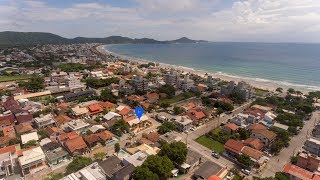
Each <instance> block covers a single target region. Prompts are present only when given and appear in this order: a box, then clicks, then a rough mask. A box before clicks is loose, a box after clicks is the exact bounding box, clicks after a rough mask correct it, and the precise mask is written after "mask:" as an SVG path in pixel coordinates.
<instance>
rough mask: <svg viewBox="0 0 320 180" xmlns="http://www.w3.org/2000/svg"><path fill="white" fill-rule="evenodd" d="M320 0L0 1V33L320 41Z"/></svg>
mask: <svg viewBox="0 0 320 180" xmlns="http://www.w3.org/2000/svg"><path fill="white" fill-rule="evenodd" d="M319 22H320V1H319V0H95V1H89V0H0V31H37V32H39V31H41V32H51V33H55V34H58V35H61V36H64V37H69V38H73V37H77V36H86V37H106V36H110V35H122V36H129V37H132V38H141V37H149V38H155V39H159V40H167V39H176V38H179V37H182V36H187V37H190V38H193V39H206V40H211V41H259V42H320V23H319Z"/></svg>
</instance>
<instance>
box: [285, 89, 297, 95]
mask: <svg viewBox="0 0 320 180" xmlns="http://www.w3.org/2000/svg"><path fill="white" fill-rule="evenodd" d="M287 92H288V93H290V94H295V93H296V91H295V90H294V89H293V88H289V89H288V90H287Z"/></svg>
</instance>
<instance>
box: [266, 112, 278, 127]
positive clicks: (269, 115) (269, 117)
mask: <svg viewBox="0 0 320 180" xmlns="http://www.w3.org/2000/svg"><path fill="white" fill-rule="evenodd" d="M276 117H277V116H276V115H274V114H273V113H272V112H269V111H268V112H267V113H266V114H265V115H264V118H263V120H264V121H266V122H267V123H269V124H272V123H273V122H274V120H275V118H276Z"/></svg>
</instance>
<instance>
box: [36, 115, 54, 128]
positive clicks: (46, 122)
mask: <svg viewBox="0 0 320 180" xmlns="http://www.w3.org/2000/svg"><path fill="white" fill-rule="evenodd" d="M34 123H35V125H36V126H37V127H38V128H46V127H49V126H55V125H56V121H55V120H54V118H53V115H52V114H47V115H42V114H41V115H40V117H36V118H34Z"/></svg>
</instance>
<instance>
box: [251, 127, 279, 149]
mask: <svg viewBox="0 0 320 180" xmlns="http://www.w3.org/2000/svg"><path fill="white" fill-rule="evenodd" d="M250 137H252V138H258V139H260V141H262V143H263V144H264V146H269V145H270V144H271V142H273V140H275V139H276V137H277V134H275V133H274V132H272V131H269V130H263V129H254V130H252V134H251V136H250Z"/></svg>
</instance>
